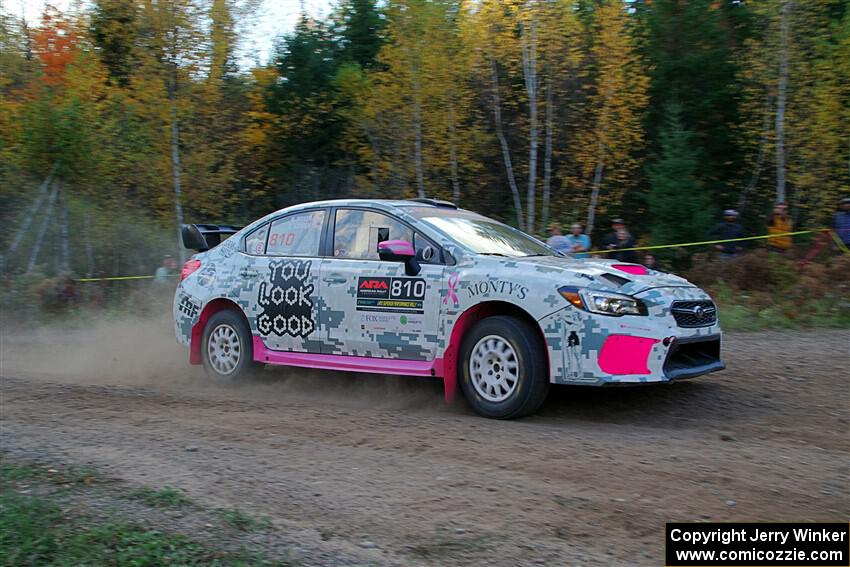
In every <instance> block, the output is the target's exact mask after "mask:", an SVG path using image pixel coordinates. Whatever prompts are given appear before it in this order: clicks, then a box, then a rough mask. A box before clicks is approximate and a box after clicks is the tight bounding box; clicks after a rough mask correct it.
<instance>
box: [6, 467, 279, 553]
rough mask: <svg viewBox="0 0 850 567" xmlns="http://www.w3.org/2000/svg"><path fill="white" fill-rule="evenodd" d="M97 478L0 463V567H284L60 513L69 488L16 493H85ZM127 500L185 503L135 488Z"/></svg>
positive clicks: (71, 470) (166, 493) (171, 494)
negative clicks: (79, 489) (60, 486)
mask: <svg viewBox="0 0 850 567" xmlns="http://www.w3.org/2000/svg"><path fill="white" fill-rule="evenodd" d="M103 480H104V479H103V477H102V476H101V475H99V474H97V473H96V472H94V471H89V470H86V469H82V468H77V467H67V466H63V467H58V470H57V469H53V468H50V467H48V466H45V465H42V464H34V463H29V462H22V461H18V460H16V459H12V458H10V457H8V455H5V454H4V455H3V460H2V461H0V566H2V567H7V566H8V567H13V566H14V567H25V566H33V567H35V566H39V567H41V566H55V567H65V566H72V565H73V566H77V565H112V566H115V567H158V566H160V565H186V566H190V565H197V566H202V565H203V566H220V567H223V566H233V567H242V566H244V567H248V566H276V567H285V566H286V565H288V563H287V562H285V561H273V560H270V559H268V558H266V557H265V556H263V555H262V554H260V553H251V552H248V551H224V550H221V549H213V548H211V547H210V546H209V545H208V544H201V543H199V542H197V541H194V540H193V539H191V538H188V537H185V536H183V535H179V534H177V535H172V534H165V533H162V532H159V531H156V530H151V529H149V528H146V527H144V526H141V525H136V524H132V523H126V522H122V521H113V520H108V519H107V520H104V517H103V516H99V517H97V518H94V517H91V516H88V515H86V514H81V513H79V512H71V511H66V510H64V509H63V508H61V507H60V506H62V504H63V503H64V500H63V497H64V496H63V495H66V494H69V493H70V492H71V490H73V489H74V488H75V487H74V486H71V487H69V488H70V489H71V490H68V491H63V492H61V493H58V492H55V491H52V490H48V491H47V492H46V495H44V496H41V497H36V496H30V495H29V494H24V493H21V492H18V489H19V488H22V487H23V486H26V487H27V489H28V490H33V491H38V492H39V493H44V492H45V490H44V488H45V487H49V486H50V485H51V484H63V485H66V487H67V485H69V484H70V485H86V488H85V490H86V491H89V492H90V491H93V490H96V489H97V486H88V485H90V484H92V483H97V482H101V481H103ZM128 497H130V498H138V499H140V500H141V501H142V502H144V503H145V504H147V505H148V506H151V507H154V508H163V507H171V508H174V507H180V506H182V507H185V506H186V505H187V503H186V501H185V500H184V499H185V496H183V494H182V493H180V492H178V491H175V490H174V489H169V488H164V489H161V490H153V489H148V488H145V489H139V490H136V491H133V492H131V493H130V494H128ZM243 521H244V520H243ZM252 525H253V524H252ZM237 527H238V526H237ZM239 529H245V528H241V527H240V528H239Z"/></svg>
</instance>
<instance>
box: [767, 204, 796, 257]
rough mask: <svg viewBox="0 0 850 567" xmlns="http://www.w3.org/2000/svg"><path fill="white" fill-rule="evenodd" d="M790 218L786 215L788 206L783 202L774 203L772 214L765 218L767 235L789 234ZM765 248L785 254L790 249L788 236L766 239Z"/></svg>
mask: <svg viewBox="0 0 850 567" xmlns="http://www.w3.org/2000/svg"><path fill="white" fill-rule="evenodd" d="M791 230H792V223H791V216H790V215H789V214H788V205H787V204H786V203H784V202H780V203H776V204H775V205H774V206H773V212H772V213H770V216H769V217H767V233H768V234H770V235H774V234H783V233H785V232H791ZM767 246H768V248H770V250H771V251H773V252H779V253H781V254H785V253H786V252H788V250H790V248H791V237H790V236H771V238H768V239H767Z"/></svg>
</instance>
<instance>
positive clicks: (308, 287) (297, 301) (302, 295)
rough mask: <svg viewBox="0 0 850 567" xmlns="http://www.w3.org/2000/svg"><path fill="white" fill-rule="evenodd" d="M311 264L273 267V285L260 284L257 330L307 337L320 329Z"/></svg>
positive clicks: (290, 262) (276, 264) (300, 262)
mask: <svg viewBox="0 0 850 567" xmlns="http://www.w3.org/2000/svg"><path fill="white" fill-rule="evenodd" d="M311 263H312V262H311V261H309V260H288V261H276V262H271V263H270V264H269V270H270V272H271V273H270V276H269V281H267V282H266V281H264V282H262V283H260V293H259V296H258V297H257V303H258V304H259V305H260V307H261V308H262V311H261V312H260V313H259V314H258V315H257V328H258V329H259V330H260V333H261V334H263V335H270V334H275V335H278V336H283V335H289V336H291V337H306V336H307V335H309V334H310V333H312V332H313V331H314V330H315V329H316V323H315V321H314V320H313V284H312V283H310V264H311Z"/></svg>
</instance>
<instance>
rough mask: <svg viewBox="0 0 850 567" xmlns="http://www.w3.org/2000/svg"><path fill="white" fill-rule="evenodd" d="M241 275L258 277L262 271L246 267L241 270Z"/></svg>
mask: <svg viewBox="0 0 850 567" xmlns="http://www.w3.org/2000/svg"><path fill="white" fill-rule="evenodd" d="M239 275H240V276H242V277H243V278H256V277H257V276H259V275H260V272H255V271H254V270H249V269H247V268H244V269H243V270H242V271H241V272H239Z"/></svg>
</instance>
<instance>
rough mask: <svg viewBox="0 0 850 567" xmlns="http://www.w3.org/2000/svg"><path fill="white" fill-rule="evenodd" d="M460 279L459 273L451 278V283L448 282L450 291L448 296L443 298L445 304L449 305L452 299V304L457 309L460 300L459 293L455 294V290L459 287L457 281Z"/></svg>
mask: <svg viewBox="0 0 850 567" xmlns="http://www.w3.org/2000/svg"><path fill="white" fill-rule="evenodd" d="M459 279H460V275H459V274H458V273H457V272H455V273H453V274H452V275H450V276H449V281H448V282H446V285H447V286H448V288H449V289H448V293H446V296H445V297H444V298H443V303H445V304H448V302H449V299H451V300H452V303H454V305H455V307H457V305H458V303H459V302H460V299H458V296H457V293H455V288H456V287H457V281H458V280H459Z"/></svg>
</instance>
